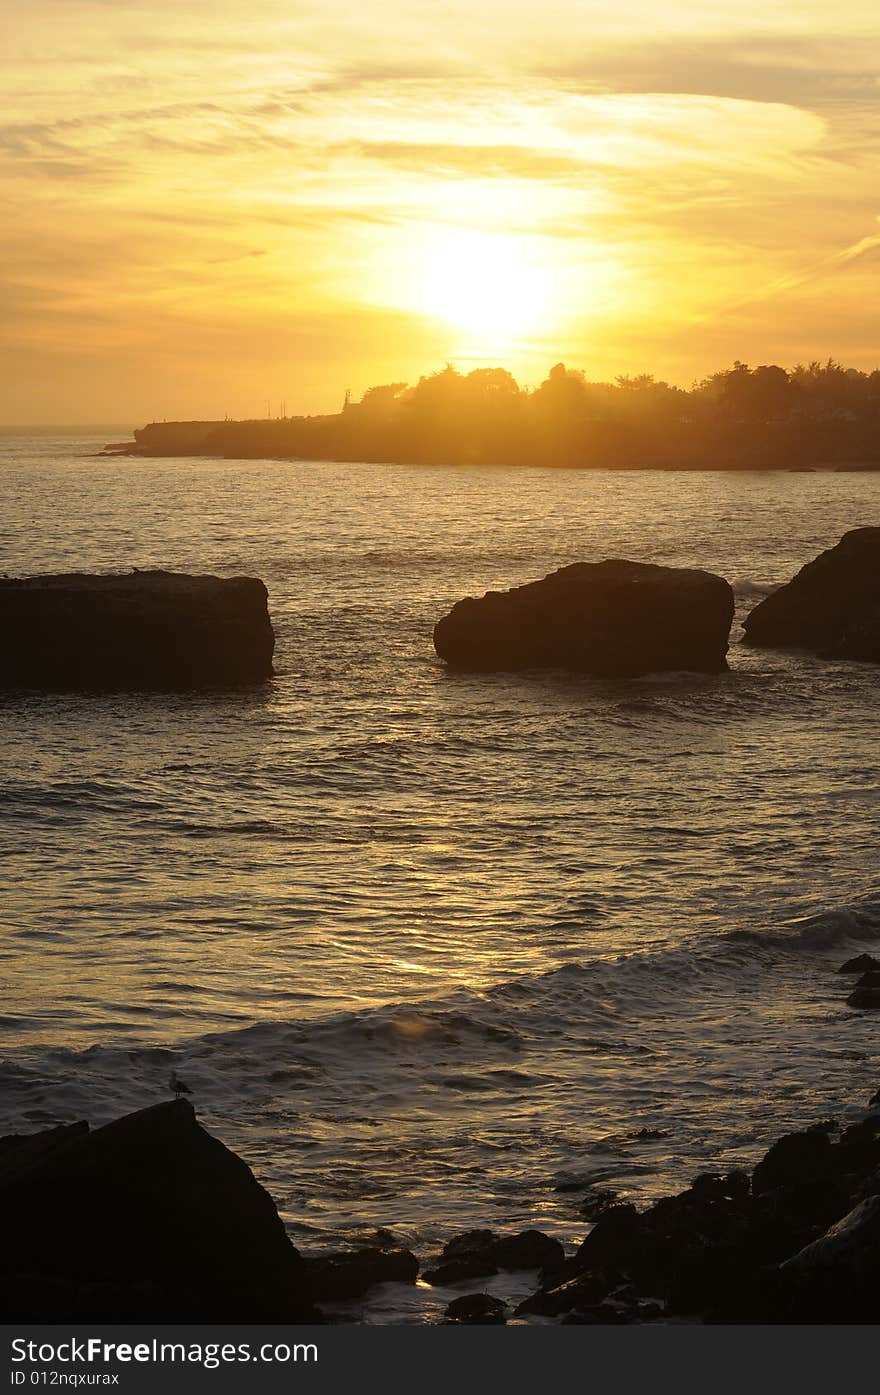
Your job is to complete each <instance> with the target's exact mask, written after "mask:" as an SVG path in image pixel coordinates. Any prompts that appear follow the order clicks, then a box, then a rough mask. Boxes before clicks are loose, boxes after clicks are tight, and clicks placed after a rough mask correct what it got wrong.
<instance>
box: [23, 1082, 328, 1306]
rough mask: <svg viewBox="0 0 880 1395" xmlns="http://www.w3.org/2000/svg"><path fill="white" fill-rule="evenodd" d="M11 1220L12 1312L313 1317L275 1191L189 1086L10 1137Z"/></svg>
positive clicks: (303, 1278) (298, 1262) (299, 1264)
mask: <svg viewBox="0 0 880 1395" xmlns="http://www.w3.org/2000/svg"><path fill="white" fill-rule="evenodd" d="M0 1232H2V1236H3V1243H2V1245H0V1306H2V1308H3V1311H4V1313H5V1315H6V1316H5V1321H7V1322H11V1321H22V1322H82V1321H86V1320H89V1321H91V1320H95V1321H103V1322H111V1321H112V1322H295V1321H303V1320H307V1319H313V1318H314V1317H315V1314H314V1312H313V1311H312V1310H311V1308H310V1304H309V1300H308V1297H307V1292H306V1282H305V1275H304V1267H303V1263H302V1260H301V1259H300V1256H299V1254H298V1252H297V1251H296V1250H295V1249H294V1247H293V1246H292V1245H291V1243H290V1241H289V1240H288V1238H287V1235H286V1232H285V1230H284V1226H283V1224H282V1222H281V1220H280V1218H279V1216H278V1212H277V1211H276V1209H275V1204H274V1202H273V1201H272V1198H271V1197H270V1196H269V1194H268V1192H267V1191H265V1190H264V1188H263V1187H261V1186H260V1184H259V1183H258V1182H257V1181H256V1179H255V1178H254V1176H253V1173H252V1172H251V1170H250V1168H249V1167H248V1166H247V1165H246V1164H245V1163H244V1162H242V1160H241V1159H240V1158H238V1157H236V1155H235V1154H234V1153H231V1152H230V1151H229V1149H228V1148H226V1147H224V1145H223V1144H222V1143H220V1142H219V1141H218V1140H217V1139H215V1138H212V1137H211V1135H210V1134H208V1133H206V1132H205V1130H204V1129H203V1128H201V1127H200V1125H199V1124H198V1123H197V1122H196V1118H195V1115H194V1113H193V1110H192V1106H191V1105H190V1104H188V1103H187V1102H186V1101H184V1100H175V1101H171V1102H169V1103H167V1104H161V1105H157V1106H155V1107H154V1108H152V1109H145V1110H142V1111H141V1112H140V1113H138V1114H130V1115H127V1116H126V1117H125V1118H123V1119H119V1120H117V1121H116V1122H114V1123H112V1124H107V1125H106V1126H105V1127H104V1128H100V1129H96V1130H94V1131H92V1130H90V1129H89V1126H88V1124H84V1123H83V1124H73V1125H70V1126H69V1127H63V1128H57V1129H50V1130H49V1131H48V1132H46V1133H41V1134H36V1135H31V1136H26V1137H22V1138H19V1137H15V1136H13V1137H9V1138H4V1139H2V1140H0Z"/></svg>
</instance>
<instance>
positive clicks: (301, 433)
mask: <svg viewBox="0 0 880 1395" xmlns="http://www.w3.org/2000/svg"><path fill="white" fill-rule="evenodd" d="M107 451H108V453H110V454H119V455H133V456H214V457H218V458H221V459H233V460H327V461H337V462H346V463H351V464H359V463H360V464H366V463H370V464H377V465H385V464H389V465H390V464H397V465H399V464H404V463H406V464H411V465H455V466H461V465H481V466H483V465H501V466H515V465H525V466H543V467H564V468H569V469H612V470H621V469H624V470H625V469H641V470H646V469H650V470H815V469H832V470H834V469H845V470H859V471H861V470H880V370H877V371H875V372H873V373H863V372H861V371H860V370H858V369H854V368H845V367H844V366H843V365H842V364H839V363H836V362H835V361H834V360H833V359H828V360H827V362H825V363H819V362H814V363H810V364H808V365H803V364H801V365H799V366H798V367H796V368H793V369H792V370H791V371H790V372H789V371H787V370H786V369H784V368H780V367H779V366H778V365H776V364H773V365H765V366H763V367H759V368H755V369H751V368H749V367H748V365H746V364H744V363H736V364H734V366H733V368H731V369H729V370H726V371H723V372H720V373H715V374H713V375H712V376H711V377H709V378H706V379H704V380H703V381H702V382H700V383H695V384H694V386H693V387H692V388H691V389H690V390H689V391H685V390H683V389H682V388H677V387H672V386H670V384H669V383H664V382H659V381H657V380H656V379H655V378H654V377H653V376H651V375H650V374H643V375H641V376H640V377H637V378H618V379H617V380H616V382H613V383H594V382H588V381H587V380H586V379H585V377H584V375H583V374H582V373H578V372H575V371H572V370H570V369H567V368H566V367H565V365H564V364H562V363H557V364H556V365H555V366H554V367H553V368H551V370H550V372H549V375H548V377H547V378H546V380H545V381H544V382H543V383H541V385H540V387H537V388H535V389H534V390H528V389H523V388H520V386H519V384H518V383H517V382H516V380H515V379H514V378H513V377H512V376H511V375H510V374H509V373H508V372H506V371H505V369H503V368H482V369H474V371H473V372H471V373H467V374H462V373H459V372H457V370H456V369H455V368H453V367H451V366H450V365H447V366H446V368H444V369H443V370H442V372H439V373H433V374H431V375H429V376H428V377H423V378H420V379H419V381H418V383H417V384H416V385H415V387H410V386H408V385H407V384H406V383H387V384H385V385H383V386H380V387H374V388H370V389H369V391H367V392H365V393H364V395H363V397H362V398H361V400H360V401H359V402H353V401H351V399H350V397H349V395H348V394H346V397H345V402H344V403H343V406H342V409H341V410H340V411H339V412H336V413H332V414H330V415H326V416H312V417H309V416H294V417H288V416H284V417H277V418H271V417H270V418H268V419H264V420H251V421H230V420H228V419H226V420H224V421H219V420H218V421H163V422H156V421H154V422H151V423H149V425H147V426H143V427H141V428H140V429H139V430H137V431H135V432H134V439H133V440H131V441H118V440H117V441H114V442H112V443H111V444H110V445H109V446H108V447H107Z"/></svg>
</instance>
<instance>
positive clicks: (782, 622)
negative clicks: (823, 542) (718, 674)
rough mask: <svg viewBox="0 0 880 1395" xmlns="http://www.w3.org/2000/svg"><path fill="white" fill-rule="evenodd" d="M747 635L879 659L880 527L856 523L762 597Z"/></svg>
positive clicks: (775, 645) (832, 654)
mask: <svg viewBox="0 0 880 1395" xmlns="http://www.w3.org/2000/svg"><path fill="white" fill-rule="evenodd" d="M743 628H744V631H745V640H746V643H748V644H753V645H756V646H758V647H759V648H766V649H810V650H813V651H814V652H816V653H818V654H821V655H823V656H825V657H827V658H834V659H863V660H868V661H870V662H871V663H880V528H854V529H853V530H852V532H850V533H845V534H844V536H843V537H842V538H841V540H840V542H839V543H838V544H837V545H836V547H831V548H829V549H828V550H827V552H822V553H820V554H819V556H818V557H816V558H815V559H814V560H813V561H812V562H808V563H807V565H806V566H805V567H802V568H801V570H800V571H799V572H798V574H797V576H795V577H794V578H793V579H792V580H791V581H789V582H788V583H787V585H785V586H781V587H780V588H779V590H778V591H774V592H773V594H772V595H771V596H767V598H766V599H765V600H763V601H761V603H760V605H757V606H755V609H754V610H753V611H752V612H751V614H750V615H749V616H748V617H747V619H746V621H745V624H744V627H743Z"/></svg>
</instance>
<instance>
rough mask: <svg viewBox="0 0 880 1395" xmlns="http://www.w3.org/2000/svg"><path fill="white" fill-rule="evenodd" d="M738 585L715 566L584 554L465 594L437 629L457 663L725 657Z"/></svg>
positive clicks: (539, 664)
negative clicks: (506, 585)
mask: <svg viewBox="0 0 880 1395" xmlns="http://www.w3.org/2000/svg"><path fill="white" fill-rule="evenodd" d="M732 619H733V592H732V591H731V588H730V586H729V585H728V583H727V582H726V581H724V580H723V579H722V578H721V577H719V576H713V575H712V574H711V573H710V572H702V571H688V570H683V569H679V568H674V567H657V566H652V565H650V564H647V563H642V562H624V561H609V562H595V563H592V562H577V563H575V564H574V565H572V566H570V567H563V568H562V569H561V570H560V571H557V572H553V573H551V575H550V576H546V577H544V579H543V581H533V582H530V583H529V584H528V585H526V586H517V587H514V588H513V590H511V591H489V592H487V593H486V595H485V596H483V597H482V598H481V599H480V600H476V599H474V598H472V597H469V598H468V599H466V600H462V601H459V602H458V603H457V604H456V605H455V606H453V608H452V610H451V611H450V612H449V614H448V615H446V616H444V617H443V619H442V620H440V621H439V623H438V624H437V626H436V627H435V629H434V647H435V649H436V650H437V653H438V655H439V656H440V658H441V659H444V660H445V661H446V662H447V663H448V664H449V665H450V667H451V668H455V669H462V670H468V671H472V672H491V671H493V670H499V671H503V670H520V669H536V668H561V669H569V670H571V671H573V672H578V673H593V674H597V675H600V676H605V677H623V678H627V677H635V676H637V675H638V674H643V673H652V672H658V671H663V670H667V671H669V670H691V671H694V672H700V673H718V672H720V671H721V670H723V669H726V667H727V659H726V655H727V640H728V635H729V632H730V625H731V621H732Z"/></svg>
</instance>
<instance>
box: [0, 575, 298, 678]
mask: <svg viewBox="0 0 880 1395" xmlns="http://www.w3.org/2000/svg"><path fill="white" fill-rule="evenodd" d="M274 647H275V636H274V633H273V630H272V623H271V620H270V619H269V610H268V593H267V591H266V587H265V585H264V584H263V582H262V581H260V580H258V579H257V578H256V577H245V576H237V577H229V578H227V577H217V576H188V575H186V574H185V573H181V572H164V571H134V572H130V573H128V574H125V575H106V576H104V575H89V574H87V573H69V574H63V575H58V576H30V577H22V578H12V579H2V580H0V687H3V688H16V687H26V688H44V689H65V688H83V689H102V688H103V689H107V688H117V689H118V688H132V689H138V688H141V689H150V688H153V689H172V688H198V687H211V686H221V687H222V686H230V685H238V684H247V683H258V682H262V681H263V680H265V679H266V678H269V677H270V676H271V674H272V654H273V650H274Z"/></svg>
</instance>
